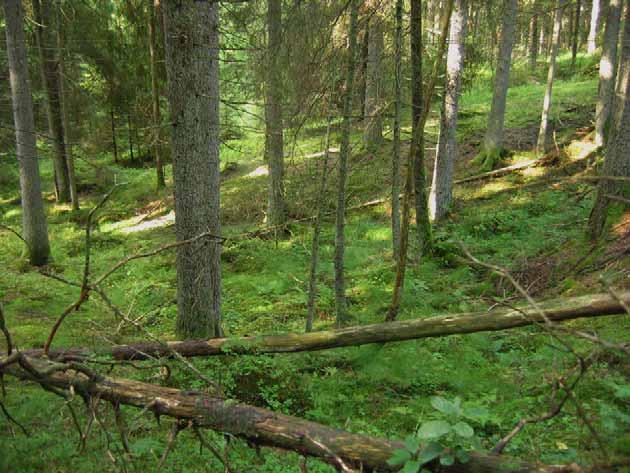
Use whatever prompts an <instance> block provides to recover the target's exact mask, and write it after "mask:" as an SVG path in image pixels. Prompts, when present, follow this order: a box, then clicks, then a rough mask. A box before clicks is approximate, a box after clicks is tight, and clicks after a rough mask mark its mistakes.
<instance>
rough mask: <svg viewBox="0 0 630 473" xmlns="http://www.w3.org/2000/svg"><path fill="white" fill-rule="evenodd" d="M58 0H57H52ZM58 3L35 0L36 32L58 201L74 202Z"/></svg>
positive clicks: (48, 0) (47, 0)
mask: <svg viewBox="0 0 630 473" xmlns="http://www.w3.org/2000/svg"><path fill="white" fill-rule="evenodd" d="M52 1H54V0H52ZM55 8H56V5H51V0H34V1H33V11H34V13H35V21H36V22H37V25H36V27H35V34H36V37H37V45H38V47H39V58H40V67H41V69H40V70H41V75H42V82H43V84H44V88H45V91H46V99H47V100H46V102H47V107H46V112H47V117H48V129H49V131H50V136H51V139H52V141H53V148H54V153H53V164H54V170H55V190H56V197H57V202H70V178H69V176H68V164H67V162H66V146H65V144H64V130H63V117H62V114H61V100H60V97H59V90H60V87H59V60H58V57H57V53H56V52H55V51H57V34H56V31H55V30H56V28H57V25H56V22H55V18H56V15H55V14H54V13H53V12H54V9H55Z"/></svg>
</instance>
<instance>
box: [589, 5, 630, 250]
mask: <svg viewBox="0 0 630 473" xmlns="http://www.w3.org/2000/svg"><path fill="white" fill-rule="evenodd" d="M629 3H630V1H628V0H627V1H626V17H625V25H624V30H625V31H624V36H625V38H630V8H629V7H630V5H628V4H629ZM620 61H621V70H620V73H619V89H618V91H617V98H616V100H615V112H614V117H613V122H612V127H611V137H610V141H609V143H608V146H607V152H606V157H605V159H604V165H603V166H602V170H601V173H602V175H604V176H622V177H630V159H628V156H629V155H630V42H629V41H627V39H626V40H625V41H624V43H623V46H622V49H621V56H620ZM629 187H630V186H628V184H627V183H625V184H624V183H621V182H615V181H612V180H608V179H602V180H600V182H599V184H598V188H597V196H596V197H595V203H594V205H593V210H592V211H591V215H590V219H589V233H590V236H591V238H592V239H596V238H598V237H599V236H600V235H601V233H602V231H603V229H604V226H605V223H606V217H607V213H608V205H609V203H610V197H609V196H617V195H620V194H626V196H628V194H630V189H629Z"/></svg>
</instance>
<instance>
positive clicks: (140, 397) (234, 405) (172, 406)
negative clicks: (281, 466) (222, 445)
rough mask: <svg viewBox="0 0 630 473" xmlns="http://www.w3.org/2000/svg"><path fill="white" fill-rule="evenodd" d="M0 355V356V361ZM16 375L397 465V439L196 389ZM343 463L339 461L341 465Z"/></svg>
mask: <svg viewBox="0 0 630 473" xmlns="http://www.w3.org/2000/svg"><path fill="white" fill-rule="evenodd" d="M2 361H3V360H2V359H0V363H1V362H2ZM4 372H5V373H6V374H11V375H13V376H16V377H18V378H20V379H24V380H28V381H34V382H36V383H38V384H40V385H41V386H43V387H47V388H50V387H54V388H57V389H62V390H66V391H68V390H71V391H72V392H74V393H77V394H79V395H80V396H82V397H83V398H84V399H91V398H98V399H102V400H105V401H108V402H111V403H112V404H115V405H120V404H123V405H128V406H134V407H137V408H140V409H144V410H149V411H151V412H153V413H154V414H155V415H156V416H167V417H172V418H175V419H177V420H180V421H186V422H190V423H192V425H194V426H196V427H201V428H209V429H213V430H216V431H219V432H223V433H226V434H230V435H233V436H236V437H239V438H242V439H245V440H247V441H248V443H250V444H254V445H259V446H269V447H275V448H281V449H284V450H291V451H295V452H298V453H300V454H301V455H304V456H309V457H314V458H318V459H320V460H323V461H325V462H327V463H330V464H332V465H334V466H336V467H338V468H340V469H343V471H350V468H356V469H357V471H358V469H361V471H398V470H400V468H401V467H400V466H391V465H389V464H388V462H387V461H388V460H389V459H390V458H391V457H392V456H393V454H394V452H395V451H396V450H397V449H402V448H405V447H404V444H403V442H401V441H390V440H388V439H385V438H380V437H372V436H369V435H363V434H355V433H352V432H348V431H345V430H342V429H335V428H331V427H328V426H325V425H322V424H318V423H316V422H311V421H308V420H304V419H301V418H298V417H293V416H289V415H285V414H280V413H277V412H274V411H270V410H267V409H263V408H260V407H254V406H250V405H247V404H241V403H238V402H235V401H234V400H230V399H222V398H220V397H212V396H209V395H207V394H206V393H203V392H200V391H180V390H179V389H175V388H169V387H162V386H156V385H152V384H148V383H143V382H140V381H134V380H129V379H123V378H114V377H108V376H101V375H94V376H90V373H88V374H85V373H83V372H80V371H77V370H73V369H72V368H70V367H64V366H63V365H60V364H58V363H54V362H51V361H48V360H44V359H32V358H28V357H25V356H22V357H21V359H20V366H18V365H17V364H12V365H10V366H8V367H6V368H5V369H4ZM342 465H343V467H342ZM440 471H443V472H444V473H468V472H470V473H476V472H481V471H485V472H497V473H528V472H531V473H569V472H571V471H574V470H573V469H571V467H563V466H558V465H556V466H549V465H544V464H540V463H527V462H523V461H519V460H516V459H514V458H510V457H505V456H499V455H494V454H486V453H477V452H471V454H470V460H469V461H468V462H467V463H465V464H462V463H455V464H454V465H452V466H448V467H444V466H442V467H441V468H440Z"/></svg>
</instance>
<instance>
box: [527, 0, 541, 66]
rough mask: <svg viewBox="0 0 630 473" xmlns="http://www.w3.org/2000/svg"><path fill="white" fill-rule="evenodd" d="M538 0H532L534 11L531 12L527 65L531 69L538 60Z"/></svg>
mask: <svg viewBox="0 0 630 473" xmlns="http://www.w3.org/2000/svg"><path fill="white" fill-rule="evenodd" d="M538 1H539V0H535V1H534V6H533V10H534V13H533V14H532V20H531V39H530V43H529V67H530V68H531V69H535V68H536V63H537V61H538V46H539V44H540V39H539V31H538V7H539V4H538Z"/></svg>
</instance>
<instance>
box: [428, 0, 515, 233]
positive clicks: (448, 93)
mask: <svg viewBox="0 0 630 473" xmlns="http://www.w3.org/2000/svg"><path fill="white" fill-rule="evenodd" d="M513 1H516V0H513ZM467 22H468V5H467V1H466V0H455V2H454V5H453V13H452V14H451V27H450V30H451V31H450V37H449V45H448V53H447V60H446V83H445V87H444V100H443V103H442V114H441V120H440V134H439V137H438V148H437V152H436V155H435V166H434V168H433V181H432V182H433V183H432V185H431V192H430V193H429V216H430V217H431V219H432V220H436V221H437V220H440V219H442V218H444V217H445V216H446V214H447V213H448V210H449V208H450V206H451V202H452V200H453V172H454V169H455V161H456V159H457V113H458V110H459V95H460V89H461V83H462V74H463V71H464V56H465V43H466V24H467Z"/></svg>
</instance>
